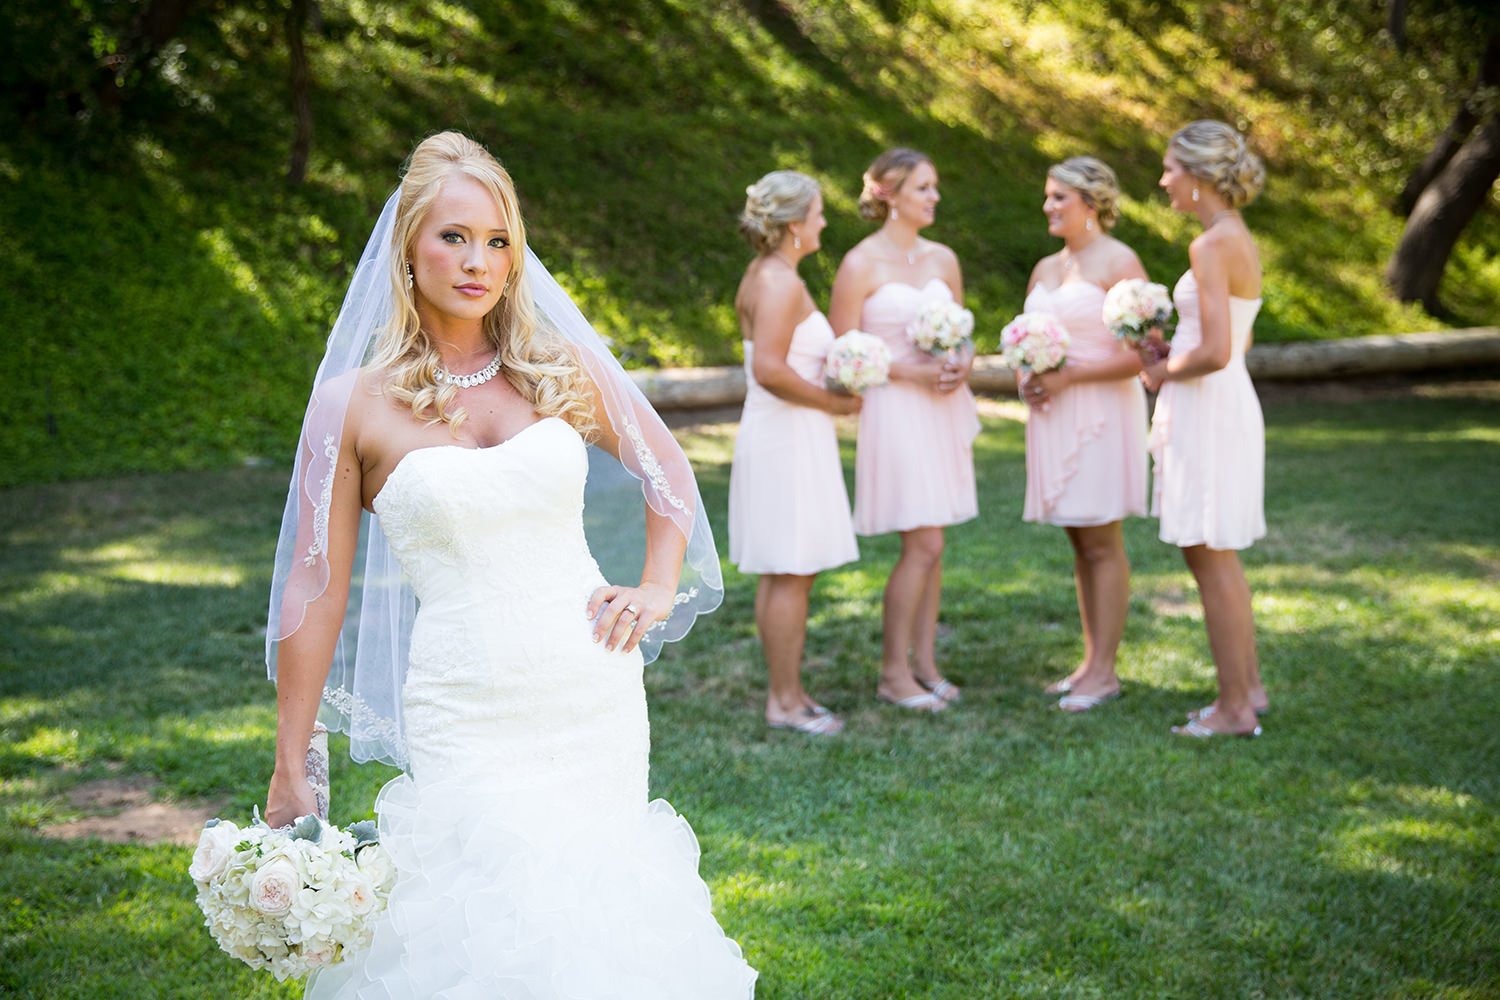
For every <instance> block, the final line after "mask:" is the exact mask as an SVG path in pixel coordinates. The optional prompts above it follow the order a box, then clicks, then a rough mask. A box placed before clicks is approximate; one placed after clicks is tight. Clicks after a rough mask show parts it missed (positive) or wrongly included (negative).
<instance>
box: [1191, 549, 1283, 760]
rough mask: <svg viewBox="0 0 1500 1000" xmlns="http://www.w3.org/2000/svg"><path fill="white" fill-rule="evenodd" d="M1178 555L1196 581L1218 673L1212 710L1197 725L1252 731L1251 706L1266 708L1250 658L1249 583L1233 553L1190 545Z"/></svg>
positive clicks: (1252, 622) (1251, 617)
mask: <svg viewBox="0 0 1500 1000" xmlns="http://www.w3.org/2000/svg"><path fill="white" fill-rule="evenodd" d="M1182 556H1183V558H1184V559H1185V560H1186V561H1187V564H1188V568H1189V569H1190V570H1192V571H1193V578H1194V579H1195V580H1197V581H1198V595H1199V597H1200V598H1201V599H1202V600H1203V623H1204V626H1205V628H1206V629H1207V631H1208V646H1209V649H1210V650H1211V651H1212V652H1213V657H1214V666H1215V668H1216V669H1217V670H1218V674H1219V697H1218V698H1217V699H1215V701H1214V711H1213V713H1212V714H1211V715H1209V716H1208V717H1207V718H1204V719H1202V720H1200V721H1201V724H1202V725H1204V726H1207V727H1208V728H1209V729H1212V730H1215V731H1216V732H1223V733H1244V732H1249V731H1250V730H1252V729H1254V728H1255V726H1256V720H1255V706H1256V705H1262V706H1263V705H1264V704H1265V703H1266V701H1265V698H1266V692H1265V688H1264V687H1263V686H1262V685H1261V683H1260V666H1259V663H1258V662H1257V658H1256V653H1255V617H1254V613H1253V611H1252V610H1251V606H1250V584H1249V582H1248V581H1247V580H1246V579H1245V570H1244V567H1242V566H1241V565H1240V556H1239V553H1238V552H1236V551H1234V550H1233V549H1210V548H1208V547H1207V546H1206V545H1193V546H1188V547H1187V548H1184V549H1183V550H1182Z"/></svg>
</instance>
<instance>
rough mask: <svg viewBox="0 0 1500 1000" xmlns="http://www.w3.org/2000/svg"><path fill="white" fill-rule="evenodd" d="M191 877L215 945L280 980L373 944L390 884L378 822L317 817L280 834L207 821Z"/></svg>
mask: <svg viewBox="0 0 1500 1000" xmlns="http://www.w3.org/2000/svg"><path fill="white" fill-rule="evenodd" d="M188 874H189V875H190V876H191V877H192V879H193V882H194V883H195V884H196V885H197V886H198V908H199V909H200V910H202V911H203V916H204V923H205V924H206V925H207V926H208V930H209V933H211V934H212V935H213V938H214V940H215V941H216V942H218V944H219V947H220V948H222V949H224V950H225V951H226V952H228V953H229V954H231V955H233V956H234V957H235V958H237V959H239V960H240V961H242V962H244V963H245V964H246V965H248V966H250V967H251V968H252V969H269V970H271V974H272V975H274V976H275V977H276V978H277V980H278V981H280V980H286V979H288V978H292V979H295V978H299V977H301V976H305V975H307V974H308V973H309V972H311V971H312V970H314V969H318V968H322V967H323V966H327V965H333V964H335V963H337V962H339V961H341V960H343V958H344V956H345V955H348V954H352V953H354V952H357V951H359V950H360V949H362V948H364V947H366V946H367V945H369V943H370V939H371V937H372V936H373V934H374V929H375V927H374V925H375V918H376V917H377V916H378V915H379V914H380V913H381V911H383V910H384V909H385V906H386V901H387V899H388V898H389V896H390V892H391V886H392V885H394V884H395V881H396V868H395V865H394V864H393V863H392V862H391V859H390V856H389V855H388V854H387V853H386V852H385V850H384V849H383V848H381V846H380V844H379V843H378V842H377V840H376V832H375V821H374V820H365V821H364V822H362V823H354V824H351V825H350V826H349V829H347V830H341V829H339V828H338V827H336V826H330V825H329V824H327V823H325V822H323V821H322V820H321V819H319V818H318V817H317V816H304V817H302V819H300V820H298V821H297V823H296V824H295V825H294V826H291V827H284V828H282V829H279V830H273V829H271V828H270V827H269V826H267V825H266V824H265V823H264V822H262V821H261V820H260V818H259V816H258V815H257V816H256V817H255V821H254V822H253V823H252V824H251V825H250V826H248V827H245V828H243V829H241V828H240V827H238V826H236V825H235V824H233V823H230V822H227V821H225V820H217V819H216V820H210V821H209V822H208V825H207V826H205V827H204V829H203V833H202V835H201V836H200V837H199V838H198V848H197V850H195V851H194V852H193V860H192V863H191V864H190V865H189V867H188Z"/></svg>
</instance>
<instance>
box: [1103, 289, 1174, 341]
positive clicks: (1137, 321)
mask: <svg viewBox="0 0 1500 1000" xmlns="http://www.w3.org/2000/svg"><path fill="white" fill-rule="evenodd" d="M1171 318H1172V294H1171V293H1170V292H1168V291H1167V286H1166V285H1158V284H1157V283H1156V282H1154V281H1147V280H1146V279H1144V278H1126V279H1125V280H1124V281H1120V282H1116V283H1115V286H1114V287H1113V288H1111V289H1110V290H1109V291H1108V292H1106V293H1105V295H1104V325H1105V326H1107V327H1109V332H1110V333H1113V334H1114V335H1115V336H1116V337H1118V338H1119V339H1121V340H1124V341H1128V342H1129V343H1130V346H1132V347H1140V346H1141V344H1142V343H1143V342H1144V341H1145V339H1146V336H1147V335H1148V334H1149V333H1150V332H1151V331H1152V330H1154V329H1155V330H1165V328H1166V324H1167V321H1168V320H1170V319H1171Z"/></svg>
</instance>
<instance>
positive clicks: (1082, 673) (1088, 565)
mask: <svg viewBox="0 0 1500 1000" xmlns="http://www.w3.org/2000/svg"><path fill="white" fill-rule="evenodd" d="M1064 530H1066V531H1067V533H1068V541H1069V542H1071V543H1072V544H1073V577H1074V583H1075V586H1076V589H1077V591H1078V615H1079V617H1080V618H1081V619H1082V621H1083V663H1082V664H1080V665H1079V667H1078V669H1077V670H1075V671H1073V673H1072V675H1071V676H1070V677H1069V680H1070V681H1072V682H1073V689H1072V692H1071V693H1073V694H1078V695H1087V696H1091V697H1094V698H1099V697H1103V696H1105V695H1109V694H1113V693H1114V692H1116V691H1118V690H1119V689H1120V678H1119V675H1118V674H1116V673H1115V657H1116V654H1117V653H1118V652H1119V648H1120V636H1122V635H1123V634H1124V632H1125V615H1126V613H1127V612H1128V610H1129V608H1130V560H1129V558H1127V557H1126V555H1125V535H1124V533H1123V531H1122V530H1121V527H1120V522H1119V521H1112V522H1111V523H1109V524H1101V525H1096V526H1092V527H1086V528H1066V529H1064Z"/></svg>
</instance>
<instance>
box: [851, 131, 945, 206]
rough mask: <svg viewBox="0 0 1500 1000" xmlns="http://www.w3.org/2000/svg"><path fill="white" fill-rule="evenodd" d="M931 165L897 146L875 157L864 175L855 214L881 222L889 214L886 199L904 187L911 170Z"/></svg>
mask: <svg viewBox="0 0 1500 1000" xmlns="http://www.w3.org/2000/svg"><path fill="white" fill-rule="evenodd" d="M931 162H932V158H931V157H930V156H928V155H927V154H926V153H919V152H917V151H916V150H915V149H904V148H902V147H899V146H898V147H897V148H895V149H887V150H886V151H885V152H884V153H881V154H880V155H879V156H877V157H875V162H874V163H872V164H870V169H869V170H866V171H865V188H864V190H863V191H861V192H860V195H859V214H860V215H862V216H864V217H865V218H866V219H872V220H874V221H876V222H884V221H885V218H886V216H888V215H890V214H891V206H890V203H889V200H890V198H891V197H893V196H894V195H895V193H896V192H897V191H900V190H901V185H903V184H905V183H906V179H907V178H908V177H910V176H911V172H912V171H913V170H915V169H917V167H919V166H921V165H922V164H924V163H929V164H930V163H931Z"/></svg>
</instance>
